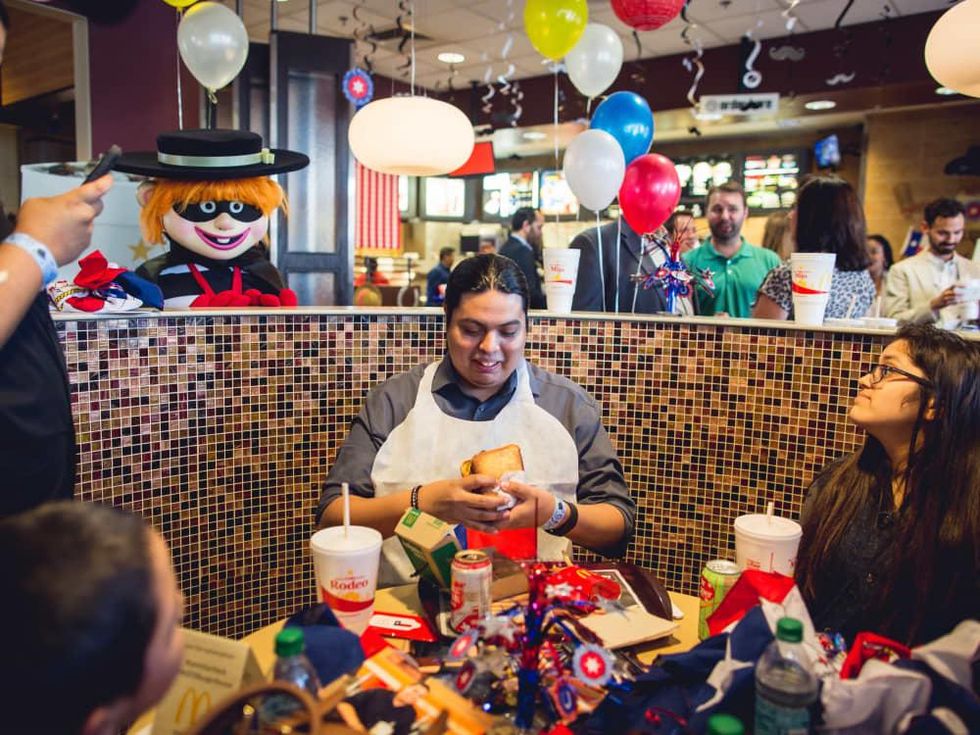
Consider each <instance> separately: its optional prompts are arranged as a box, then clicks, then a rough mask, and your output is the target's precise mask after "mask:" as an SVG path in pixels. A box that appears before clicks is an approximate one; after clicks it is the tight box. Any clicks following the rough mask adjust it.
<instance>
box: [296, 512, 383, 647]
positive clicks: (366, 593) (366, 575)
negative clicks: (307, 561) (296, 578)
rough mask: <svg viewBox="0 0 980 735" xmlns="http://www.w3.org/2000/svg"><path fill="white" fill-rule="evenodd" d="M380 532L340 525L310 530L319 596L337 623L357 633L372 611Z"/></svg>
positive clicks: (368, 619) (379, 555)
mask: <svg viewBox="0 0 980 735" xmlns="http://www.w3.org/2000/svg"><path fill="white" fill-rule="evenodd" d="M382 540H383V539H382V537H381V534H380V533H379V532H378V531H376V530H374V529H373V528H367V527H365V526H350V527H349V528H348V529H347V531H346V533H345V531H344V527H343V526H333V527H331V528H324V529H322V530H320V531H317V532H316V533H315V534H313V537H312V538H311V539H310V550H311V551H312V552H313V566H314V567H315V569H316V579H317V586H318V587H319V588H320V597H321V599H322V600H323V601H324V602H325V603H327V605H329V606H330V609H331V610H333V612H334V614H335V615H336V616H337V620H339V621H340V623H341V625H343V626H344V627H345V628H347V629H348V630H350V631H353V632H354V633H357V634H358V635H360V634H361V633H363V632H364V629H365V628H367V626H368V622H369V621H370V620H371V615H372V613H373V612H374V593H375V590H376V589H377V586H378V566H379V564H380V562H381V542H382Z"/></svg>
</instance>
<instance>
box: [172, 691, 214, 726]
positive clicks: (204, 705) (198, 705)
mask: <svg viewBox="0 0 980 735" xmlns="http://www.w3.org/2000/svg"><path fill="white" fill-rule="evenodd" d="M188 704H190V707H188V715H189V718H188V720H187V725H188V727H189V726H191V725H193V724H194V723H195V722H197V721H198V719H200V717H201V715H203V714H204V713H205V712H207V711H208V710H209V709H211V693H210V692H198V691H197V690H196V689H195V688H194V687H188V688H187V690H186V691H185V692H184V694H183V695H182V696H181V698H180V703H179V704H178V705H177V715H176V717H175V718H174V724H175V725H180V724H181V722H182V721H183V719H184V708H185V707H187V705H188Z"/></svg>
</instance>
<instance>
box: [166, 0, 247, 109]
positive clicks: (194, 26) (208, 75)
mask: <svg viewBox="0 0 980 735" xmlns="http://www.w3.org/2000/svg"><path fill="white" fill-rule="evenodd" d="M177 47H178V48H179V49H180V58H182V59H183V60H184V64H185V65H186V66H187V68H188V69H189V70H190V72H191V74H193V75H194V78H195V79H197V81H199V82H200V83H201V84H202V85H203V86H204V87H205V88H206V89H210V90H216V89H221V88H222V87H224V86H225V85H226V84H228V83H229V82H231V80H233V79H234V78H235V77H236V76H238V72H240V71H241V70H242V67H243V66H245V59H246V58H248V32H247V31H246V30H245V24H244V23H242V19H241V18H239V17H238V16H237V15H236V14H235V12H234V11H233V10H231V9H230V8H226V7H225V6H224V5H221V4H219V3H213V2H203V3H198V4H197V5H194V6H193V7H191V8H189V9H188V10H187V11H186V12H185V13H184V17H183V19H182V20H181V21H180V26H179V27H178V28H177Z"/></svg>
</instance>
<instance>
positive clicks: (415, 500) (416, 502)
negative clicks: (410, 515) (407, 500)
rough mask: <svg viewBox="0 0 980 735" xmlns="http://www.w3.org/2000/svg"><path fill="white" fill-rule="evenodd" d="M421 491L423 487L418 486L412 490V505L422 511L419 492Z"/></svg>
mask: <svg viewBox="0 0 980 735" xmlns="http://www.w3.org/2000/svg"><path fill="white" fill-rule="evenodd" d="M421 489H422V486H421V485H416V486H415V487H413V488H412V500H411V503H412V507H413V508H415V510H422V509H421V508H419V490H421Z"/></svg>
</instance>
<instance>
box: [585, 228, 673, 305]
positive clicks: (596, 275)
mask: <svg viewBox="0 0 980 735" xmlns="http://www.w3.org/2000/svg"><path fill="white" fill-rule="evenodd" d="M598 229H599V233H598V234H597V232H596V228H595V227H590V228H589V229H587V230H584V231H582V232H580V233H579V234H578V235H576V236H575V239H574V240H572V244H571V245H570V246H569V247H572V248H575V249H576V250H581V251H582V255H581V256H579V261H578V277H577V278H576V281H575V297H574V299H573V300H572V310H573V311H614V312H616V311H618V312H620V313H625V314H655V313H657V312H660V311H667V297H666V295H665V293H664V288H663V286H662V285H661V284H660V283H659V282H657V283H654V284H653V285H652V286H651V287H650V288H643V284H642V283H637V282H636V281H635V280H634V279H633V276H635V275H637V273H639V275H640V276H643V277H646V276H649V275H651V274H653V273H655V272H656V270H657V268H659V267H660V265H661V264H663V262H664V259H665V258H664V254H663V252H662V251H661V250H659V249H655V250H654V251H653V252H652V253H650V254H646V255H644V254H643V252H642V245H641V242H640V236H639V235H638V234H636V233H635V232H634V231H633V229H632V228H631V227H630V226H629V224H627V222H626V220H625V219H622V218H620V221H619V223H617V222H610V223H608V224H605V225H602V227H600V228H598ZM617 230H618V231H619V234H618V237H617ZM600 239H601V240H602V248H601V253H602V255H601V260H600V255H599V253H600V248H599V240H600ZM600 265H601V268H600ZM603 285H605V293H603ZM617 306H618V308H617Z"/></svg>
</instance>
